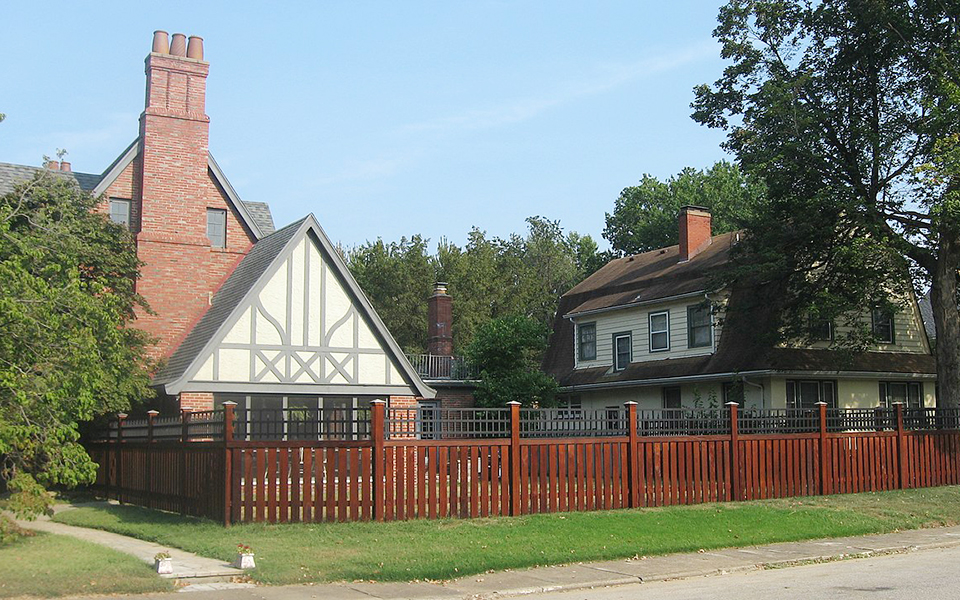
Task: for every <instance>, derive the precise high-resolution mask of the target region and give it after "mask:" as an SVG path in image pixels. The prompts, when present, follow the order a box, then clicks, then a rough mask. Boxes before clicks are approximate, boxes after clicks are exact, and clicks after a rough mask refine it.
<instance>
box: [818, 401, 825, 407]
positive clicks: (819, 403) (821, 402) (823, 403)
mask: <svg viewBox="0 0 960 600" xmlns="http://www.w3.org/2000/svg"><path fill="white" fill-rule="evenodd" d="M821 404H822V405H824V406H827V403H826V402H823V401H820V402H817V403H816V405H817V406H820V405H821Z"/></svg>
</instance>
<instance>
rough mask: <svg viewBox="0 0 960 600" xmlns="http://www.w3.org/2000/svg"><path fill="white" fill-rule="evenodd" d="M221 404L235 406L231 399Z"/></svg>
mask: <svg viewBox="0 0 960 600" xmlns="http://www.w3.org/2000/svg"><path fill="white" fill-rule="evenodd" d="M223 405H224V406H236V405H237V403H236V402H234V401H233V400H227V401H226V402H224V403H223Z"/></svg>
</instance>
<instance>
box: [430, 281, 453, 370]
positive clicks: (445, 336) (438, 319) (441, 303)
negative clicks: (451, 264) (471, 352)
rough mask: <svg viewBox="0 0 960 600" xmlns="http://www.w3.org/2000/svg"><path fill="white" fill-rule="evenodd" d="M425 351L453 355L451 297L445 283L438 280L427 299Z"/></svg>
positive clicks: (439, 354) (437, 354) (435, 354)
mask: <svg viewBox="0 0 960 600" xmlns="http://www.w3.org/2000/svg"><path fill="white" fill-rule="evenodd" d="M427 353H428V354H431V355H433V356H453V299H452V298H451V297H450V295H449V294H447V284H446V283H443V282H440V281H438V282H437V283H435V284H434V286H433V295H432V296H430V299H429V300H428V301H427Z"/></svg>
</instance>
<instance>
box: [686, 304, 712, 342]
mask: <svg viewBox="0 0 960 600" xmlns="http://www.w3.org/2000/svg"><path fill="white" fill-rule="evenodd" d="M712 343H713V339H712V338H711V331H710V305H709V304H707V303H703V304H696V305H694V306H688V307H687V347H688V348H703V347H705V346H709V345H710V344H712Z"/></svg>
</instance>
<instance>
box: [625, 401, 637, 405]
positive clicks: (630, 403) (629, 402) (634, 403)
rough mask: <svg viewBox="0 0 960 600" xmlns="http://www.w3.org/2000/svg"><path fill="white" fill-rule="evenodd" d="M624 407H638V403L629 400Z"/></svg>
mask: <svg viewBox="0 0 960 600" xmlns="http://www.w3.org/2000/svg"><path fill="white" fill-rule="evenodd" d="M623 405H624V406H636V405H637V403H636V402H634V401H633V400H627V401H626V402H624V403H623Z"/></svg>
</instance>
